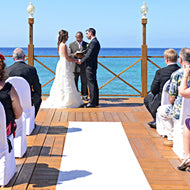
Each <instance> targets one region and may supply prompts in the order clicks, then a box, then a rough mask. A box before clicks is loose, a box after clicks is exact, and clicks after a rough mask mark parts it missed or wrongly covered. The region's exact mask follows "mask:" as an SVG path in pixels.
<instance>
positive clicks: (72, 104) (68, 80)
mask: <svg viewBox="0 0 190 190" xmlns="http://www.w3.org/2000/svg"><path fill="white" fill-rule="evenodd" d="M67 40H68V32H67V31H65V30H61V31H59V36H58V52H59V56H60V60H59V61H58V63H57V68H56V74H55V80H54V83H53V85H52V87H51V90H50V96H49V97H48V98H47V99H46V100H45V101H43V102H42V104H41V108H77V107H80V106H81V105H83V101H82V100H81V97H80V95H79V93H78V91H77V89H76V85H75V82H74V74H73V72H72V67H71V64H70V62H73V63H76V62H77V60H74V59H71V58H69V51H70V49H69V48H68V47H67V45H66V44H65V42H66V41H67Z"/></svg>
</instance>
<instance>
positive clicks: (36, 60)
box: [6, 55, 163, 97]
mask: <svg viewBox="0 0 190 190" xmlns="http://www.w3.org/2000/svg"><path fill="white" fill-rule="evenodd" d="M6 57H11V56H8V55H6ZM58 57H59V56H48V55H37V56H34V63H35V64H34V66H37V65H36V64H39V65H41V66H42V67H44V68H45V69H46V70H47V72H50V73H52V74H53V75H55V71H54V70H52V69H51V68H49V67H48V66H47V65H46V64H45V63H43V61H40V60H39V58H58ZM98 58H99V62H98V64H99V66H101V67H102V68H103V69H104V70H106V71H107V73H109V74H110V73H111V75H112V76H113V77H112V78H110V79H109V80H107V81H105V82H104V84H101V85H100V86H99V90H100V96H110V97H111V96H112V97H113V96H120V97H124V96H125V97H127V96H141V97H143V94H142V92H143V91H145V89H143V84H142V80H141V81H139V83H141V90H139V89H138V88H137V87H136V86H135V85H134V84H133V83H132V84H130V82H129V81H128V80H126V79H124V78H123V77H121V75H122V74H123V73H125V72H130V69H131V68H132V67H134V66H135V65H137V64H139V65H140V66H139V67H141V66H142V64H140V63H141V62H142V58H141V56H99V57H98ZM110 58H111V59H137V60H136V61H135V62H133V63H131V64H130V65H128V66H127V67H126V68H124V69H123V70H122V71H121V72H119V73H116V72H114V71H113V70H112V68H110V67H108V66H106V65H104V64H103V63H101V61H100V60H102V59H110ZM152 58H163V56H147V62H150V63H151V64H152V65H154V66H155V67H156V68H161V67H160V66H159V65H158V64H156V63H155V62H154V61H152ZM25 61H26V62H27V61H28V56H26V60H25ZM55 63H57V62H55ZM122 63H123V62H122ZM118 67H119V65H118ZM140 70H141V73H139V75H141V76H142V72H143V68H141V69H140ZM145 73H147V72H145ZM40 74H41V73H40V72H39V71H38V75H39V76H40ZM103 74H104V75H106V73H103ZM47 75H48V73H47ZM145 77H146V79H147V75H146V76H145ZM141 78H142V77H141ZM54 79H55V77H52V78H51V79H49V80H48V81H46V82H45V83H43V84H42V88H44V87H45V86H46V85H48V84H49V83H50V82H52V81H53V80H54ZM115 79H119V81H120V84H121V83H123V84H124V85H126V86H128V87H130V88H131V89H133V91H135V92H136V94H117V93H115V94H114V93H111V94H101V91H102V89H103V88H105V86H107V85H108V84H110V83H111V82H112V81H113V80H115ZM134 80H135V78H134ZM130 81H132V80H130ZM132 82H134V81H132ZM135 82H136V81H135ZM118 88H120V85H118ZM147 93H149V91H147V90H146V94H147ZM42 95H43V96H48V95H49V94H48V93H43V94H42Z"/></svg>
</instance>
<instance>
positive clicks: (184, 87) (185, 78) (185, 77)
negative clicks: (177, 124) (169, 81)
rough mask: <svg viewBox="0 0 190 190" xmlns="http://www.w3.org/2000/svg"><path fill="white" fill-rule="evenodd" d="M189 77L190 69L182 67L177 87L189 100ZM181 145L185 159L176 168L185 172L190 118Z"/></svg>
mask: <svg viewBox="0 0 190 190" xmlns="http://www.w3.org/2000/svg"><path fill="white" fill-rule="evenodd" d="M189 77H190V67H189V66H187V67H186V65H184V74H183V78H182V81H181V85H180V87H179V93H180V95H181V96H182V97H184V98H190V88H188V79H189ZM183 142H184V143H183V144H184V151H185V157H184V160H183V162H182V163H181V164H180V165H179V166H178V167H177V168H178V169H179V170H185V169H186V168H187V167H190V118H187V119H186V120H185V124H184V127H183Z"/></svg>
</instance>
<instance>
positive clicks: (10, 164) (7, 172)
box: [0, 103, 16, 186]
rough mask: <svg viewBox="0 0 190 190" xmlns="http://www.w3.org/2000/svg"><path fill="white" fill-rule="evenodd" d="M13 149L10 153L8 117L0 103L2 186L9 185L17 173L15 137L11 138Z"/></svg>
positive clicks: (11, 136)
mask: <svg viewBox="0 0 190 190" xmlns="http://www.w3.org/2000/svg"><path fill="white" fill-rule="evenodd" d="M9 140H10V141H11V144H12V147H13V149H12V150H11V152H10V153H9V147H8V143H7V133H6V117H5V110H4V107H3V105H2V104H1V103H0V186H5V185H7V184H8V183H9V181H10V180H11V178H12V177H13V176H14V174H15V172H16V163H15V157H14V141H13V135H10V136H9Z"/></svg>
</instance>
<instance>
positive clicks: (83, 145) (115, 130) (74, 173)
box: [56, 122, 151, 190]
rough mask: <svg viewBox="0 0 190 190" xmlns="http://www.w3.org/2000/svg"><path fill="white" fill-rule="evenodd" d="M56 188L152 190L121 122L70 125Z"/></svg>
mask: <svg viewBox="0 0 190 190" xmlns="http://www.w3.org/2000/svg"><path fill="white" fill-rule="evenodd" d="M56 189H57V190H116V189H118V190H128V189H129V190H130V189H135V190H136V189H143V190H148V189H151V187H150V185H149V183H148V182H147V179H146V177H145V175H144V173H143V171H142V169H141V167H140V165H139V163H138V161H137V159H136V157H135V155H134V153H133V150H132V148H131V146H130V144H129V141H128V139H127V136H126V134H125V132H124V129H123V127H122V124H121V123H120V122H69V129H68V133H67V136H66V142H65V147H64V151H63V158H62V162H61V168H60V172H59V178H58V181H57V186H56Z"/></svg>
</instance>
